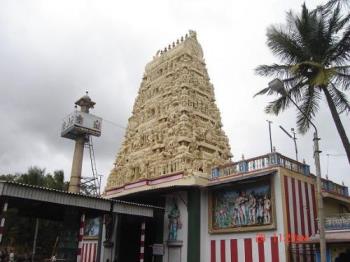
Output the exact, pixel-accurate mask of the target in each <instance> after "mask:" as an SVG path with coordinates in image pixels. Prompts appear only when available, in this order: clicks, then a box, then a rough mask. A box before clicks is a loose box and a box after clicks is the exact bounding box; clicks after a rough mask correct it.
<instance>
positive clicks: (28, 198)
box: [0, 181, 157, 218]
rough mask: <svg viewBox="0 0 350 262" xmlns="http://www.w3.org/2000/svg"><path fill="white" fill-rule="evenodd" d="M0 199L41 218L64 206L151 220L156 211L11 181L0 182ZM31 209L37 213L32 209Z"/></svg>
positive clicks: (148, 207)
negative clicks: (29, 210) (26, 208)
mask: <svg viewBox="0 0 350 262" xmlns="http://www.w3.org/2000/svg"><path fill="white" fill-rule="evenodd" d="M0 198H1V200H2V202H3V201H4V200H5V199H6V200H7V201H9V202H11V203H14V205H15V206H18V205H19V206H22V207H23V208H25V206H30V209H31V210H32V212H35V213H36V214H37V215H38V214H41V215H42V216H50V214H51V215H53V216H56V215H57V213H60V212H57V211H59V210H61V209H64V208H65V207H72V208H78V209H86V210H89V211H90V212H96V213H107V212H113V213H118V214H127V215H136V216H145V217H153V210H154V209H155V208H157V207H155V206H150V205H144V204H137V203H132V202H126V201H120V200H112V199H106V198H102V197H95V196H87V195H83V194H77V193H70V192H66V191H60V190H55V189H49V188H44V187H39V186H32V185H27V184H20V183H16V182H10V181H0ZM35 207H37V208H35ZM33 208H34V209H36V210H33ZM51 211H52V212H51ZM53 211H56V212H53ZM56 218H57V216H56Z"/></svg>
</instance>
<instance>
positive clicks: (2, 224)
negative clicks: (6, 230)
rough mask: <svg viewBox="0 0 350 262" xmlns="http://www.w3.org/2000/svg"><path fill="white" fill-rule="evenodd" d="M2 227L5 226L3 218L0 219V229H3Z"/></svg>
mask: <svg viewBox="0 0 350 262" xmlns="http://www.w3.org/2000/svg"><path fill="white" fill-rule="evenodd" d="M4 225H5V218H4V217H3V218H1V224H0V226H1V227H4Z"/></svg>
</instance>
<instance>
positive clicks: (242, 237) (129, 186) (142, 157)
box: [102, 31, 350, 262]
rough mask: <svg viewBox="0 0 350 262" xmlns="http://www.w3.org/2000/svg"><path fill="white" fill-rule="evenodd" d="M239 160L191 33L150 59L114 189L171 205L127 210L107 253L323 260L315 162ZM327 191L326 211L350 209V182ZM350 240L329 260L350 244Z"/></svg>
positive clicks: (228, 260)
mask: <svg viewBox="0 0 350 262" xmlns="http://www.w3.org/2000/svg"><path fill="white" fill-rule="evenodd" d="M231 158H232V155H231V153H230V146H229V142H228V138H227V136H226V135H225V132H224V131H223V128H222V123H221V117H220V111H219V109H218V107H217V105H216V104H215V96H214V88H213V85H212V84H211V83H210V78H209V76H208V72H207V70H206V65H205V60H204V58H203V50H202V48H201V45H200V44H199V43H198V40H197V35H196V33H195V32H194V31H189V34H188V35H186V36H185V37H181V38H180V39H179V40H177V41H175V42H173V43H171V44H169V45H168V46H167V47H165V48H164V49H162V50H161V51H158V52H157V53H156V55H155V56H154V57H153V60H152V61H151V62H150V63H148V64H147V65H146V68H145V73H144V75H143V78H142V81H141V85H140V89H139V92H138V95H137V98H136V100H135V103H134V107H133V111H132V115H131V117H130V118H129V121H128V126H127V129H126V133H125V137H124V140H123V143H122V145H121V148H120V149H119V152H118V154H117V157H116V160H115V163H114V167H113V169H112V170H111V172H110V175H109V177H108V182H107V187H106V189H105V193H104V196H105V197H106V198H110V199H118V200H124V201H132V202H138V203H142V204H147V205H152V206H157V207H158V209H157V210H160V209H162V211H161V212H160V211H159V212H158V211H157V212H156V213H155V214H154V216H153V217H152V218H146V217H145V218H142V217H137V218H133V219H131V218H124V217H122V216H119V217H118V219H117V220H116V221H115V227H114V228H115V229H114V231H113V230H112V231H111V230H110V232H109V233H108V230H107V229H105V233H104V234H106V233H108V235H113V236H110V237H109V239H111V241H112V242H113V243H111V245H109V246H105V248H104V249H105V250H104V251H102V253H103V252H105V253H108V254H112V255H111V256H110V258H111V259H112V260H113V259H116V261H140V262H143V261H149V262H150V261H156V262H157V261H158V262H160V261H162V262H180V261H182V262H186V261H187V262H199V261H200V262H219V261H220V262H241V261H245V262H253V261H254V262H258V261H259V262H262V261H272V262H277V261H315V259H317V254H318V246H317V241H316V240H314V239H317V233H318V231H317V230H318V223H317V206H316V201H315V198H316V195H315V190H316V178H315V176H314V175H313V174H311V173H310V170H309V166H308V165H307V164H305V163H300V162H297V161H295V160H292V159H290V158H288V157H286V156H283V155H281V154H279V153H277V152H272V153H269V154H266V155H262V156H259V157H255V158H251V159H247V160H244V159H242V160H240V161H236V162H232V160H231ZM324 194H325V195H324V197H325V210H326V215H328V214H329V215H331V213H332V212H333V211H334V212H335V213H343V214H344V213H348V212H349V211H350V198H349V196H348V191H347V187H345V186H342V185H338V184H335V183H333V182H332V181H329V180H324ZM327 210H328V211H329V213H327V212H328V211H327ZM331 211H332V212H331ZM340 216H341V217H344V215H340ZM346 219H348V220H346ZM346 219H345V220H344V221H349V217H347V218H346ZM327 221H328V220H327ZM329 221H333V222H332V223H333V224H334V225H335V224H337V223H338V222H334V221H337V220H336V219H334V220H329ZM342 221H343V220H342ZM329 224H331V222H329ZM338 224H339V223H338ZM346 225H347V226H346ZM349 225H350V223H349V224H346V223H345V222H344V223H343V224H342V225H340V227H341V230H345V231H348V230H349V229H350V226H349ZM334 227H336V226H334ZM345 236H346V235H343V238H342V237H341V236H340V239H338V240H339V241H340V242H341V243H342V249H341V250H340V251H339V250H338V251H334V252H333V258H330V259H333V260H329V261H334V259H335V257H336V256H337V255H339V254H337V252H338V253H339V252H345V251H344V250H346V249H347V248H349V243H348V242H349V241H346V237H345ZM113 244H114V245H113ZM328 247H329V254H330V255H329V256H330V257H331V253H332V252H331V248H332V245H329V246H328Z"/></svg>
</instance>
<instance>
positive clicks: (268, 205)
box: [264, 195, 271, 224]
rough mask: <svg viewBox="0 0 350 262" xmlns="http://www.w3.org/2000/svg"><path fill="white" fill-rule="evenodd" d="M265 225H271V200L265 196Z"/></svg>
mask: <svg viewBox="0 0 350 262" xmlns="http://www.w3.org/2000/svg"><path fill="white" fill-rule="evenodd" d="M264 223H265V224H270V223H271V200H270V199H269V198H268V197H267V195H265V197H264Z"/></svg>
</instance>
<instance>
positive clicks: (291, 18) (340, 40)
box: [256, 0, 350, 163]
mask: <svg viewBox="0 0 350 262" xmlns="http://www.w3.org/2000/svg"><path fill="white" fill-rule="evenodd" d="M342 2H343V1H341V0H338V1H330V2H329V3H327V4H325V5H324V6H321V7H319V8H316V9H314V10H309V9H308V8H307V7H306V5H305V4H304V5H303V6H302V9H301V12H300V13H298V14H296V13H295V12H293V11H289V12H288V13H287V18H286V24H285V25H272V26H270V27H269V28H268V30H267V45H268V47H269V48H270V50H271V51H272V53H273V54H274V55H275V56H276V57H277V58H279V60H280V62H281V63H280V64H277V63H276V64H272V65H260V66H258V67H257V68H256V73H257V74H259V75H261V76H267V77H275V78H280V79H281V80H282V82H283V83H284V86H285V89H286V95H283V96H280V97H278V98H277V99H275V100H273V101H272V102H270V103H269V104H268V105H267V106H266V108H265V111H266V112H267V113H272V114H276V115H278V114H279V113H281V112H282V111H284V110H285V109H287V108H288V107H289V106H290V105H291V103H290V99H289V97H290V98H292V99H294V100H295V101H296V103H297V104H298V105H299V106H300V108H301V109H302V111H303V112H304V113H305V114H306V115H307V117H305V115H304V114H303V113H301V112H298V113H297V126H298V129H299V131H300V132H301V133H305V132H306V131H307V130H308V129H309V127H310V122H309V120H308V118H309V119H313V118H314V117H315V115H316V114H317V112H318V110H319V106H320V101H321V99H322V98H323V97H325V98H326V101H327V104H328V107H329V109H330V112H331V114H332V117H333V121H334V123H335V125H336V128H337V130H338V133H339V136H340V138H341V140H342V143H343V146H344V149H345V151H346V153H347V156H348V159H349V163H350V144H349V140H348V138H347V135H346V132H345V129H344V127H343V124H342V122H341V120H340V117H339V115H340V114H342V113H349V112H350V103H349V101H348V99H347V96H346V92H347V91H348V90H349V88H350V64H349V58H350V13H349V12H342V9H341V3H342ZM263 94H267V95H275V94H276V93H275V92H274V91H273V90H270V89H269V88H265V89H263V90H261V91H260V92H258V93H257V94H256V95H263Z"/></svg>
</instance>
